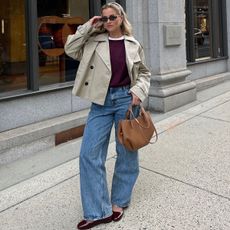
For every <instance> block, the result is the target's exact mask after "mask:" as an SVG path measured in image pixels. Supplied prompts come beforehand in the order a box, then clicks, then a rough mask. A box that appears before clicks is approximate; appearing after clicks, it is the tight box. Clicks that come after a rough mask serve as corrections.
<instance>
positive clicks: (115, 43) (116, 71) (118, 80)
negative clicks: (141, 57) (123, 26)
mask: <svg viewBox="0 0 230 230" xmlns="http://www.w3.org/2000/svg"><path fill="white" fill-rule="evenodd" d="M109 49H110V61H111V68H112V77H111V81H110V85H109V86H110V87H120V86H126V85H130V83H131V81H130V77H129V73H128V69H127V65H126V55H125V43H124V39H122V40H111V39H109Z"/></svg>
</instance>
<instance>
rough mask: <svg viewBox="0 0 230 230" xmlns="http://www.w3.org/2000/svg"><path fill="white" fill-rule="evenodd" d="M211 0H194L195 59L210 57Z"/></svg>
mask: <svg viewBox="0 0 230 230" xmlns="http://www.w3.org/2000/svg"><path fill="white" fill-rule="evenodd" d="M209 9H210V6H209V0H202V1H200V0H193V20H194V23H193V26H194V27H193V31H194V33H193V38H194V49H195V59H198V58H205V57H208V58H209V57H210V33H209V28H210V24H209V21H210V19H209V18H210V17H209V14H210V13H209Z"/></svg>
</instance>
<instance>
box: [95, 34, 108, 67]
mask: <svg viewBox="0 0 230 230" xmlns="http://www.w3.org/2000/svg"><path fill="white" fill-rule="evenodd" d="M94 41H96V42H98V50H100V51H101V50H103V51H102V52H97V51H96V52H97V53H98V55H99V56H100V57H101V59H102V60H103V62H104V63H105V65H106V66H107V68H108V69H109V70H110V71H111V63H110V51H109V40H108V35H107V34H99V35H97V36H96V37H95V38H94Z"/></svg>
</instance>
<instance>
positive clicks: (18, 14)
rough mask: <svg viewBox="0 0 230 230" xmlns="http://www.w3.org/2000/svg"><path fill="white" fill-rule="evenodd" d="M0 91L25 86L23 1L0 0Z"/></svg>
mask: <svg viewBox="0 0 230 230" xmlns="http://www.w3.org/2000/svg"><path fill="white" fill-rule="evenodd" d="M0 6H1V7H0V93H4V92H6V91H12V90H17V89H26V88H27V78H26V74H25V73H26V61H27V60H26V41H25V12H24V11H25V10H24V9H25V7H24V6H25V2H24V0H8V1H4V0H0Z"/></svg>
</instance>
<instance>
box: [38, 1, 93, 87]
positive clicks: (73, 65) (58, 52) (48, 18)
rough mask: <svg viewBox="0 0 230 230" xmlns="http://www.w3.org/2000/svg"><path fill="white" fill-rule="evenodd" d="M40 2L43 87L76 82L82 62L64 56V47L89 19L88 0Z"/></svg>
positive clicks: (41, 78) (40, 52)
mask: <svg viewBox="0 0 230 230" xmlns="http://www.w3.org/2000/svg"><path fill="white" fill-rule="evenodd" d="M37 2H38V17H39V18H38V49H39V81H40V85H49V84H54V83H61V82H67V81H73V80H74V79H75V74H76V70H77V67H78V65H79V62H78V61H75V60H73V59H71V58H70V57H68V56H67V55H65V53H64V44H65V42H66V39H67V36H68V35H69V34H73V33H75V31H76V29H77V27H78V26H79V25H81V24H83V23H84V22H85V21H86V20H88V17H89V15H88V11H89V5H88V1H78V0H74V1H73V0H69V1H67V0H66V1H65V0H56V1H55V4H53V2H52V1H49V0H38V1H37ZM51 5H52V7H51Z"/></svg>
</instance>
